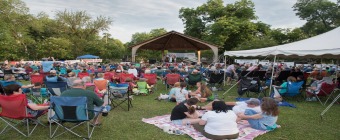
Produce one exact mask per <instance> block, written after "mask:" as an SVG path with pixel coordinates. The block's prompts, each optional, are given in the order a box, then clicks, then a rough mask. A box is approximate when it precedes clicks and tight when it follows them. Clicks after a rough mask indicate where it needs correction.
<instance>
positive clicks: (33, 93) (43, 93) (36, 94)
mask: <svg viewBox="0 0 340 140" xmlns="http://www.w3.org/2000/svg"><path fill="white" fill-rule="evenodd" d="M28 97H29V98H30V99H31V100H32V101H33V102H34V103H36V104H43V103H44V99H47V97H48V93H47V89H46V88H31V89H30V94H29V95H28Z"/></svg>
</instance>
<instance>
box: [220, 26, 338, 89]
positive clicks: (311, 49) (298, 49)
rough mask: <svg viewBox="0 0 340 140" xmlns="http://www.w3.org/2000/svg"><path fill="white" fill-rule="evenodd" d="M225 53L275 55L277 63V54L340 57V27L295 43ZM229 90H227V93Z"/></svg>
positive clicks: (229, 54) (253, 55) (240, 55)
mask: <svg viewBox="0 0 340 140" xmlns="http://www.w3.org/2000/svg"><path fill="white" fill-rule="evenodd" d="M224 55H225V56H235V57H256V56H274V63H273V64H275V61H276V57H277V56H279V57H289V58H293V57H300V58H308V57H309V58H311V57H313V58H315V57H322V58H340V27H338V28H336V29H333V30H331V31H329V32H326V33H323V34H320V35H318V36H314V37H311V38H308V39H304V40H301V41H297V42H293V43H288V44H284V45H279V46H273V47H268V48H261V49H253V50H240V51H225V52H224ZM225 59H226V58H225ZM273 73H274V69H273V71H272V77H273ZM270 85H272V83H270ZM229 90H230V89H229ZM229 90H227V91H226V93H227V92H228V91H229ZM270 90H271V86H270Z"/></svg>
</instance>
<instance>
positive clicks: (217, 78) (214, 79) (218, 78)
mask: <svg viewBox="0 0 340 140" xmlns="http://www.w3.org/2000/svg"><path fill="white" fill-rule="evenodd" d="M223 80H224V73H215V72H213V73H211V74H210V77H209V80H208V84H209V85H210V86H211V87H216V84H218V85H219V86H218V87H217V88H218V89H219V88H221V86H222V82H223Z"/></svg>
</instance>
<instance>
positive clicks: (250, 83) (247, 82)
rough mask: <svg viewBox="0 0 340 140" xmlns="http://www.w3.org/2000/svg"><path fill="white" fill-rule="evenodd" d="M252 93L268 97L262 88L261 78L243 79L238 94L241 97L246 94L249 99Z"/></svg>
mask: <svg viewBox="0 0 340 140" xmlns="http://www.w3.org/2000/svg"><path fill="white" fill-rule="evenodd" d="M250 92H253V93H256V94H258V96H260V94H261V93H262V94H263V95H264V96H266V93H265V91H264V89H263V88H262V86H261V82H260V78H258V77H241V79H240V82H239V85H238V90H237V93H238V95H239V96H240V97H241V96H243V95H244V94H246V95H247V97H249V94H250Z"/></svg>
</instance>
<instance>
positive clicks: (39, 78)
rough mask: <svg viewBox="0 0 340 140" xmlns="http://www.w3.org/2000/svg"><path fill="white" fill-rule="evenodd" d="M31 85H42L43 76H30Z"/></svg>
mask: <svg viewBox="0 0 340 140" xmlns="http://www.w3.org/2000/svg"><path fill="white" fill-rule="evenodd" d="M30 78H31V84H33V85H34V84H35V83H38V82H39V83H40V84H44V76H43V75H31V76H30Z"/></svg>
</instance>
